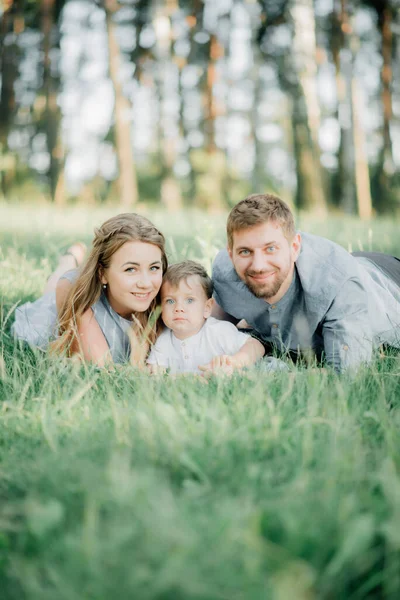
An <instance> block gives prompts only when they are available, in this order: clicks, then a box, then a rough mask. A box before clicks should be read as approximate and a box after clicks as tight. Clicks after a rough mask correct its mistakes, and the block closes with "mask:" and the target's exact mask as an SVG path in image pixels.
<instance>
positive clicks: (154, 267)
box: [150, 265, 161, 271]
mask: <svg viewBox="0 0 400 600" xmlns="http://www.w3.org/2000/svg"><path fill="white" fill-rule="evenodd" d="M160 268H161V267H159V266H158V265H154V266H153V267H150V271H159V270H160Z"/></svg>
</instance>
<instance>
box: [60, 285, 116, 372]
mask: <svg viewBox="0 0 400 600" xmlns="http://www.w3.org/2000/svg"><path fill="white" fill-rule="evenodd" d="M71 286H72V283H71V282H70V281H68V279H60V280H59V281H58V283H57V287H56V305H57V311H58V313H60V311H61V309H62V307H63V306H64V302H65V300H66V298H67V296H68V293H69V291H70V289H71ZM71 354H72V355H77V356H80V357H81V358H82V359H83V360H85V361H88V362H93V363H94V364H96V365H98V366H99V367H103V366H104V365H106V364H109V363H111V362H113V361H112V357H111V353H110V349H109V347H108V344H107V341H106V338H105V337H104V334H103V332H102V330H101V329H100V326H99V324H98V322H97V321H96V318H95V316H94V313H93V311H92V309H91V308H89V309H88V310H87V311H86V312H84V313H83V315H82V316H81V317H80V318H79V319H78V320H77V337H75V338H74V340H73V342H72V345H71Z"/></svg>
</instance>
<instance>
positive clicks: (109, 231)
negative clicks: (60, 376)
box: [52, 213, 168, 364]
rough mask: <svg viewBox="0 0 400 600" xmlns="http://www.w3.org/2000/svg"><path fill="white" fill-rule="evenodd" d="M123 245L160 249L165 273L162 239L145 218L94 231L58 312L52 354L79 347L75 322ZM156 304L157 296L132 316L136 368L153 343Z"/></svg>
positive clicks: (131, 216) (121, 219) (121, 218)
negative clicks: (145, 244) (76, 277)
mask: <svg viewBox="0 0 400 600" xmlns="http://www.w3.org/2000/svg"><path fill="white" fill-rule="evenodd" d="M126 242H145V243H147V244H154V245H155V246H157V247H158V248H160V250H161V262H162V271H163V273H165V271H166V270H167V267H168V260H167V256H166V253H165V239H164V236H163V234H162V233H161V232H160V231H158V229H157V228H156V227H155V226H154V225H153V224H152V223H151V222H150V221H149V220H148V219H146V217H142V216H140V215H137V214H135V213H124V214H121V215H117V216H116V217H112V218H111V219H108V221H106V222H105V223H103V225H102V226H101V227H99V228H98V229H95V235H94V239H93V242H92V249H91V251H90V254H89V256H88V258H87V260H86V262H85V263H84V265H83V267H82V269H81V271H80V274H79V276H78V279H77V280H76V281H75V283H74V284H73V286H72V288H71V290H70V291H69V293H68V296H67V298H66V299H65V302H64V305H63V307H62V309H61V311H60V315H59V335H60V337H59V338H58V339H57V340H56V341H55V342H54V343H53V345H52V349H53V350H54V351H56V352H57V351H59V352H62V351H67V352H68V353H70V350H71V347H72V345H73V344H74V343H77V344H78V347H79V339H78V336H77V320H78V319H79V318H80V317H82V315H83V314H84V313H85V312H86V311H87V310H88V309H89V308H90V307H91V306H93V304H95V303H96V302H97V300H98V299H99V298H100V294H101V289H102V285H101V276H102V274H103V273H104V270H105V269H107V268H108V267H109V266H110V261H111V257H112V256H113V254H114V253H115V252H117V250H119V248H121V246H123V245H124V244H125V243H126ZM158 303H159V298H158V295H157V297H156V298H154V300H153V301H152V302H151V304H150V306H149V308H148V309H147V310H146V311H144V312H142V313H140V312H138V313H135V314H134V315H132V317H133V321H132V330H131V332H129V337H130V339H131V346H132V350H131V361H132V362H133V363H135V364H136V363H137V362H141V361H142V360H143V359H144V357H145V355H146V354H147V351H148V348H149V345H150V344H152V343H154V341H155V339H156V337H157V334H158V327H159V325H157V321H158V319H157V316H158V315H157V314H156V313H157V307H158Z"/></svg>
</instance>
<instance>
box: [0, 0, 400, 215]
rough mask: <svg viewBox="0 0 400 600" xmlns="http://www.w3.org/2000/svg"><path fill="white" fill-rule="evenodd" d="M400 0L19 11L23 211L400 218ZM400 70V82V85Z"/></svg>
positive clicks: (0, 36) (232, 1) (170, 2)
mask: <svg viewBox="0 0 400 600" xmlns="http://www.w3.org/2000/svg"><path fill="white" fill-rule="evenodd" d="M399 7H400V1H399V0H364V1H361V0H352V1H347V0H314V1H313V0H207V1H204V2H203V1H202V0H185V1H183V0H181V1H179V0H121V1H119V2H118V1H117V0H97V1H95V0H66V1H65V0H41V1H39V0H3V2H2V8H0V18H1V26H0V47H1V50H0V68H1V94H0V181H1V194H2V196H3V197H4V198H5V199H6V200H7V201H13V200H22V201H27V200H30V201H31V200H37V199H43V198H46V199H51V201H52V202H54V203H55V204H56V205H61V206H63V205H64V204H66V203H67V202H70V201H76V200H80V201H83V202H84V203H85V204H94V203H103V202H105V201H107V202H108V201H111V202H115V203H121V204H122V205H123V206H125V207H126V208H129V209H131V208H133V207H134V206H135V204H137V203H138V202H139V200H140V201H141V202H145V203H149V204H150V203H152V204H158V205H160V203H161V206H163V208H165V209H166V210H178V209H180V208H181V207H183V206H191V207H198V208H201V209H205V210H213V211H217V210H224V209H228V208H229V206H231V205H233V204H234V203H236V202H237V201H238V200H240V199H242V198H243V197H244V196H245V195H246V194H248V193H251V192H256V191H257V192H258V191H275V192H277V193H279V194H280V195H281V196H282V197H283V198H284V199H286V200H288V201H289V202H290V203H291V204H292V206H294V207H296V208H297V209H304V210H307V211H312V212H313V214H315V215H324V214H326V212H327V211H329V210H334V211H335V212H338V213H346V214H357V215H359V216H360V217H361V218H363V219H370V218H371V217H373V216H374V215H376V214H379V213H385V212H386V213H387V212H390V213H393V212H397V211H398V208H399V206H400V188H399V185H398V183H399V166H400V122H399V119H400V77H399V76H398V75H399V64H400V61H399V55H400V47H399V44H398V43H397V40H398V33H399V31H400V16H399ZM396 73H397V77H396Z"/></svg>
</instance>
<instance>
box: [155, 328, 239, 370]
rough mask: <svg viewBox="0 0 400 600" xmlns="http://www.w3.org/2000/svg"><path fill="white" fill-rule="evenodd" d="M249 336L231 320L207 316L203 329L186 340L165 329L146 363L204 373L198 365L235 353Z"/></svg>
mask: <svg viewBox="0 0 400 600" xmlns="http://www.w3.org/2000/svg"><path fill="white" fill-rule="evenodd" d="M249 337H250V336H249V335H247V334H245V333H242V332H241V331H238V330H237V329H236V327H235V325H233V324H232V323H229V321H218V320H217V319H214V318H213V317H208V319H207V320H206V322H205V323H204V325H203V327H202V328H201V329H200V331H199V332H198V333H196V334H195V335H192V336H191V337H189V338H187V339H186V340H178V338H177V337H176V336H175V335H174V333H173V332H172V331H171V329H165V330H164V331H163V332H162V333H161V334H160V336H159V337H158V339H157V341H156V343H155V344H154V346H153V348H152V350H151V352H150V355H149V357H148V359H147V363H148V364H149V365H158V366H161V367H167V368H169V369H170V373H172V374H175V373H201V371H199V370H198V366H199V365H205V364H207V363H209V362H210V360H212V359H213V358H214V357H215V356H220V355H221V354H229V355H232V354H236V352H239V350H240V349H241V348H242V346H243V345H244V344H245V343H246V342H247V341H248V340H249Z"/></svg>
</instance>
